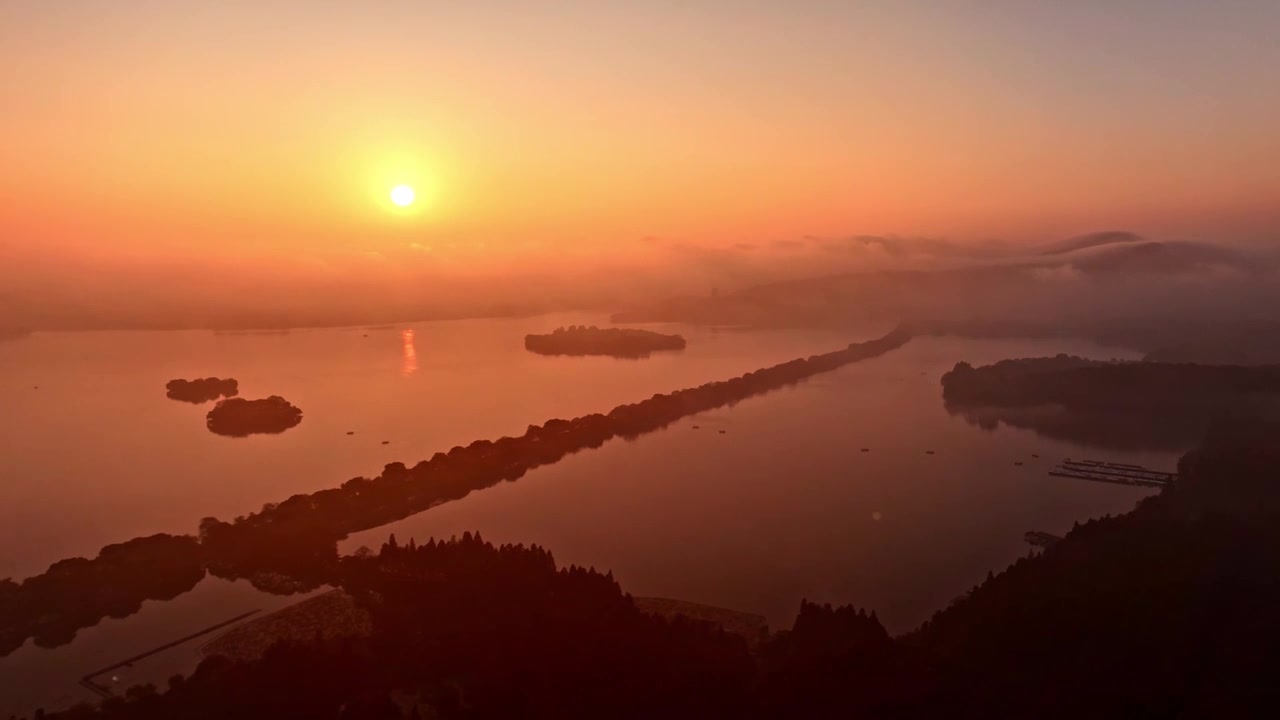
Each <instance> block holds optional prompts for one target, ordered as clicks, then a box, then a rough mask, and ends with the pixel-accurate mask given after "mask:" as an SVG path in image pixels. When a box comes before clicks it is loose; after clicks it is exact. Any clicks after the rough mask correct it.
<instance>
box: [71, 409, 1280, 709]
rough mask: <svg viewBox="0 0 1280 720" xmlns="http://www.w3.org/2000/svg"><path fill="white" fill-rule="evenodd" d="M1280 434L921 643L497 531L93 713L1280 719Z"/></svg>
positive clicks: (413, 550) (1030, 571)
mask: <svg viewBox="0 0 1280 720" xmlns="http://www.w3.org/2000/svg"><path fill="white" fill-rule="evenodd" d="M1277 478H1280V427H1277V426H1274V425H1266V424H1260V423H1255V424H1248V425H1240V424H1236V425H1233V426H1229V427H1222V428H1220V429H1218V430H1216V431H1215V432H1213V433H1211V434H1210V435H1209V436H1208V437H1207V439H1206V440H1205V441H1204V443H1203V444H1202V446H1201V447H1200V448H1199V449H1198V450H1195V451H1193V452H1190V453H1188V454H1187V455H1185V456H1184V457H1183V459H1182V461H1181V463H1180V466H1179V479H1178V481H1177V482H1176V483H1175V484H1173V485H1171V486H1170V487H1169V488H1167V489H1166V490H1165V491H1164V492H1162V493H1161V494H1160V495H1158V496H1153V497H1150V498H1147V499H1145V500H1143V501H1142V502H1141V503H1139V505H1138V507H1137V508H1136V509H1135V510H1134V511H1132V512H1130V513H1128V514H1126V515H1123V516H1120V517H1114V518H1110V517H1109V518H1104V519H1101V520H1095V521H1091V522H1088V523H1086V524H1084V525H1077V526H1076V527H1075V528H1074V529H1073V530H1072V531H1071V532H1070V533H1068V534H1067V536H1066V537H1064V538H1062V539H1061V540H1059V541H1057V542H1055V543H1052V544H1051V546H1049V547H1047V548H1046V549H1045V550H1044V551H1043V552H1040V553H1036V552H1033V553H1032V554H1031V555H1029V556H1028V557H1026V558H1024V559H1021V560H1019V561H1017V562H1016V563H1014V564H1013V565H1012V566H1010V567H1009V568H1008V569H1007V570H1005V571H1004V572H1001V573H999V574H990V575H989V576H988V578H987V580H986V581H985V582H983V583H982V584H981V585H980V586H978V587H976V588H974V589H973V590H972V591H970V592H969V593H967V594H966V595H965V596H963V597H961V598H959V599H957V600H956V601H955V602H953V603H952V604H951V606H949V607H948V608H946V609H944V610H942V611H940V612H938V613H937V614H935V615H934V617H933V618H932V619H931V620H929V621H928V622H927V623H925V624H924V625H923V626H922V627H920V628H919V629H918V630H916V631H914V632H912V633H909V634H907V635H903V636H900V637H897V638H893V637H890V636H889V635H888V633H886V632H885V630H884V628H883V626H882V625H881V624H880V622H879V620H878V619H877V618H876V615H875V614H874V613H868V612H866V611H863V610H858V609H855V608H854V607H849V606H846V607H840V608H833V607H831V606H819V605H813V604H810V603H807V602H802V603H801V607H800V611H799V614H798V616H797V618H796V620H795V623H794V625H793V626H792V628H791V629H790V630H789V631H784V632H780V633H776V634H772V635H767V636H765V637H763V638H761V639H760V640H759V643H758V645H756V646H755V647H754V648H753V647H752V646H750V645H749V644H748V642H747V640H746V639H744V638H742V637H740V636H738V635H732V634H729V633H726V632H724V631H723V630H721V629H720V628H719V627H717V626H715V625H713V624H711V623H707V622H698V621H695V620H690V619H687V618H682V617H676V618H674V619H663V618H661V617H657V616H654V615H651V614H646V613H644V612H642V611H641V610H640V609H639V608H638V607H637V605H636V603H635V602H634V601H633V600H632V598H631V597H630V596H629V595H626V594H625V593H624V592H623V591H622V589H621V588H620V587H619V586H618V583H617V582H616V581H615V580H614V579H613V577H612V576H611V575H609V574H601V573H599V572H596V571H595V570H594V569H583V568H577V567H571V568H567V569H564V568H557V566H556V564H555V561H554V559H553V558H552V556H551V554H550V553H548V552H547V551H545V550H542V549H540V548H538V547H536V546H534V547H524V546H511V545H504V546H501V547H494V546H493V545H491V544H489V543H486V542H484V541H483V540H482V539H481V538H480V536H479V535H472V534H470V533H467V534H464V535H463V536H462V538H461V539H454V540H450V541H446V542H436V541H434V540H432V541H429V542H427V543H426V544H424V545H421V546H418V545H415V543H414V542H413V541H412V540H411V541H410V542H409V544H408V545H407V546H402V545H400V544H398V543H397V541H396V539H395V537H394V536H392V538H391V539H390V541H389V542H388V543H387V544H385V545H384V546H383V547H382V549H381V551H380V552H379V553H378V554H376V555H374V554H372V553H368V554H357V555H356V556H352V557H347V558H343V559H341V560H340V561H337V562H336V563H335V570H334V574H333V577H334V584H335V585H340V586H341V587H342V588H343V589H344V590H345V591H346V592H347V593H349V594H350V595H351V596H352V597H353V598H354V599H355V602H356V603H357V604H358V605H359V606H360V607H362V608H364V609H365V611H366V612H367V613H368V615H369V617H370V619H371V626H372V630H371V632H369V633H368V635H367V636H363V635H360V636H352V635H351V634H349V633H347V634H342V633H335V635H344V636H341V637H338V636H330V637H328V638H326V637H325V636H324V634H323V633H318V634H317V636H316V637H314V638H308V639H305V640H298V639H294V640H291V641H285V642H282V643H280V644H277V645H275V646H274V647H273V648H272V649H270V650H268V651H267V652H266V653H265V654H264V655H263V656H262V657H261V659H257V660H252V661H235V660H231V659H228V658H224V657H211V658H209V659H206V660H205V661H204V662H203V663H202V664H201V665H200V666H199V668H198V669H197V670H196V671H195V673H194V674H192V675H191V676H190V677H186V678H183V677H175V678H173V679H172V680H170V682H169V686H168V689H167V690H166V691H164V692H161V691H160V690H158V689H157V688H155V687H151V686H144V687H138V688H133V689H131V690H130V691H129V692H128V693H127V694H126V697H125V698H116V699H112V700H108V701H106V702H104V703H102V704H101V705H100V706H99V708H98V709H96V710H95V709H92V708H90V707H88V706H84V707H81V708H76V709H72V710H70V711H68V712H65V713H61V714H58V715H56V716H54V717H58V718H63V719H64V720H80V719H81V718H84V719H86V720H87V719H88V718H174V717H192V718H238V719H239V718H247V719H250V720H252V719H255V718H272V719H279V718H316V717H331V718H348V719H351V720H357V719H364V718H368V719H374V718H377V719H380V720H381V719H386V720H393V719H396V720H399V719H401V718H410V719H412V718H440V719H442V720H454V719H458V720H461V719H463V718H466V719H468V720H480V719H484V720H488V719H494V720H496V719H498V718H513V717H521V718H579V717H609V718H624V719H630V718H636V719H637V720H638V719H640V718H644V719H645V720H648V719H649V718H657V717H661V718H677V719H683V718H708V717H732V718H748V719H755V718H759V719H760V720H764V719H765V718H769V719H774V718H784V717H785V718H832V717H853V718H866V717H870V718H919V717H961V718H1029V717H1035V718H1072V719H1076V718H1084V717H1089V718H1095V717H1101V718H1113V717H1115V718H1120V717H1266V716H1270V714H1272V713H1271V711H1274V709H1275V707H1276V701H1277V694H1276V691H1275V690H1274V669H1275V666H1274V660H1275V648H1276V647H1280V621H1278V620H1277V618H1276V614H1275V610H1274V609H1275V607H1276V603H1277V602H1280V577H1278V575H1280V569H1278V568H1280V485H1278V481H1277Z"/></svg>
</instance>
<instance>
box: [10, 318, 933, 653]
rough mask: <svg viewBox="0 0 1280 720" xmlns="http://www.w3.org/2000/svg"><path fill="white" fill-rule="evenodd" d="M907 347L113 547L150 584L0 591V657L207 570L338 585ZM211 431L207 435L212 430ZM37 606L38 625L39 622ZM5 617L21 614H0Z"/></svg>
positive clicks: (857, 346)
mask: <svg viewBox="0 0 1280 720" xmlns="http://www.w3.org/2000/svg"><path fill="white" fill-rule="evenodd" d="M910 339H911V335H910V333H909V332H908V331H907V330H906V329H903V328H900V329H898V330H895V331H893V332H891V333H889V334H888V335H886V336H884V337H882V338H879V339H876V340H871V341H868V342H865V343H851V344H850V345H849V346H848V347H846V348H845V349H843V350H837V351H835V352H831V353H826V354H823V355H814V356H810V357H808V358H801V359H796V360H791V361H789V362H786V363H782V364H780V365H774V366H772V367H768V368H762V369H760V370H756V371H754V372H751V373H747V374H746V375H743V376H740V377H736V378H732V379H730V380H726V381H722V382H711V383H706V384H704V385H701V386H698V387H696V388H688V389H685V390H679V391H676V392H674V393H671V394H667V395H662V394H659V395H655V396H653V397H651V398H649V399H648V400H643V401H641V402H638V403H632V404H628V405H621V406H618V407H616V408H614V409H613V410H612V411H610V412H609V414H608V415H602V414H599V413H596V414H593V415H587V416H584V417H579V418H574V419H572V420H561V419H558V418H557V419H552V420H548V421H547V422H545V423H544V424H543V425H541V426H538V425H532V426H530V427H529V429H528V430H527V431H526V432H525V434H524V435H522V436H520V437H516V438H513V437H504V438H500V439H499V440H497V441H490V440H477V441H475V442H473V443H471V444H470V445H468V446H466V447H461V446H459V447H455V448H453V449H452V450H450V451H449V452H448V453H436V455H435V456H434V457H432V458H431V459H430V460H427V461H424V462H420V463H418V464H417V465H414V466H413V467H407V466H405V465H404V464H403V463H391V464H389V465H387V466H386V468H384V470H383V473H382V474H381V475H379V476H378V477H376V478H353V479H351V480H349V481H347V482H346V483H343V484H342V486H341V487H337V488H330V489H327V490H321V491H318V492H315V493H311V494H309V495H295V496H293V497H291V498H289V499H288V500H285V501H284V502H281V503H278V504H277V503H268V504H267V505H265V506H264V507H263V508H262V510H261V511H260V512H258V513H254V514H252V515H250V516H248V517H241V518H236V520H235V521H233V522H229V523H228V522H223V521H220V520H217V519H216V518H205V519H204V520H203V521H201V523H200V529H199V537H198V538H194V537H182V538H170V540H171V541H172V542H173V543H176V544H174V545H173V547H174V548H175V552H176V553H177V554H176V555H175V559H174V560H173V561H172V563H166V562H161V561H160V560H159V559H156V558H154V557H153V555H154V552H153V551H154V550H155V548H157V547H163V544H155V543H156V542H158V541H155V542H153V543H151V544H147V543H143V544H141V545H138V546H136V547H135V546H132V545H130V544H126V545H125V546H116V547H125V548H126V550H127V551H129V552H133V551H137V552H138V557H139V558H140V560H139V561H138V562H139V563H142V562H149V563H150V564H151V567H152V571H153V572H154V573H155V576H145V577H144V576H141V575H138V574H137V573H138V571H137V570H136V567H141V566H140V565H137V564H136V563H135V564H133V565H126V566H124V567H122V568H119V571H118V572H117V571H116V569H117V568H116V565H114V564H109V565H102V566H100V565H98V564H95V563H96V562H97V561H88V560H84V559H81V558H77V559H73V560H67V561H63V562H62V563H58V564H57V565H54V566H53V567H52V568H51V569H50V572H49V573H46V574H45V575H41V576H37V577H35V578H30V579H28V580H27V581H25V582H23V583H22V584H21V585H19V584H17V583H13V582H7V583H0V618H3V619H4V621H5V624H4V625H3V626H0V639H2V640H3V644H0V654H7V653H9V652H12V651H13V650H14V649H16V648H17V647H19V646H21V644H22V642H23V641H24V640H25V639H26V638H27V637H30V636H31V635H33V634H35V633H36V632H41V631H42V630H41V628H43V627H45V626H46V625H49V626H55V627H58V628H61V629H62V631H61V632H60V633H58V634H50V635H47V636H46V637H49V638H51V640H56V644H64V643H66V642H69V641H70V640H71V639H72V637H74V635H75V632H76V630H77V629H79V628H83V627H90V626H92V625H95V624H97V622H99V621H100V620H101V619H102V618H103V617H106V616H108V615H110V616H112V617H124V616H126V615H129V614H132V613H133V612H137V609H138V606H139V605H140V603H141V601H143V600H146V599H170V598H171V597H175V596H176V595H178V594H181V592H185V591H186V590H190V589H191V588H192V587H194V586H195V584H196V583H197V582H198V581H199V577H195V573H196V572H197V571H198V572H199V573H200V576H201V577H202V576H203V573H204V572H205V569H206V568H207V570H208V572H209V573H210V574H212V575H214V576H216V577H220V578H224V579H227V580H236V579H241V578H245V579H248V580H249V581H250V582H251V583H252V584H253V586H254V587H255V588H257V589H259V590H262V591H264V592H270V593H276V594H292V593H297V592H305V591H308V590H311V589H314V588H317V587H319V586H321V585H326V584H336V583H337V582H338V580H339V578H340V577H341V573H342V563H343V562H344V561H343V560H340V559H339V557H338V550H337V543H338V541H339V540H341V539H343V538H344V537H346V536H348V535H349V534H351V533H355V532H359V531H362V530H369V529H373V528H376V527H380V526H382V525H386V524H388V523H391V522H394V521H397V520H402V519H404V518H406V517H409V516H410V515H413V514H416V513H418V512H421V511H423V510H426V509H428V508H431V507H433V506H435V505H439V504H441V503H444V502H448V501H450V500H455V499H458V498H462V497H464V496H466V495H467V494H469V493H471V492H473V491H475V490H481V489H484V488H487V487H490V486H493V485H496V484H498V483H500V482H504V481H512V480H516V479H518V478H520V477H522V476H523V475H524V474H525V473H526V472H528V471H529V470H531V469H533V468H536V467H539V466H542V465H549V464H552V463H555V462H557V461H559V460H560V459H562V458H564V457H565V456H566V455H569V454H572V453H575V452H578V451H580V450H583V449H586V448H594V447H599V446H600V445H602V444H603V443H604V442H606V441H608V440H610V439H612V438H615V437H623V438H633V437H636V436H639V435H642V434H644V433H648V432H653V431H655V430H659V429H661V428H664V427H666V426H667V425H670V424H671V423H673V422H675V421H677V420H679V419H680V418H683V417H687V416H689V415H693V414H697V413H700V412H704V411H706V410H710V409H714V408H717V407H724V406H727V405H732V404H734V403H737V402H739V401H741V400H743V399H746V398H748V397H751V396H754V395H758V394H761V393H766V392H769V391H772V390H776V389H779V388H783V387H787V386H789V385H792V384H795V383H798V382H800V381H802V380H804V379H806V378H808V377H810V376H813V375H816V374H818V373H823V372H828V371H830V370H835V369H837V368H839V367H842V366H843V365H846V364H848V363H852V362H857V361H859V360H864V359H868V358H871V357H875V356H877V355H881V354H883V353H886V352H889V351H891V350H894V349H896V348H898V347H901V346H902V345H904V344H906V343H907V342H908V341H910ZM268 401H270V403H269V404H270V405H272V406H273V407H269V408H267V409H268V410H270V411H271V412H270V413H268V414H276V411H277V410H279V414H283V415H288V416H290V417H292V413H291V412H290V411H289V408H293V406H291V405H289V404H288V403H287V402H285V401H284V400H283V398H275V397H273V398H269V399H268ZM268 401H245V400H241V399H238V398H235V399H231V400H224V401H222V402H220V403H219V404H218V406H217V407H215V409H214V411H215V412H217V411H218V410H219V408H226V407H228V406H230V407H254V405H253V404H252V403H263V402H268ZM277 401H278V402H277ZM286 406H287V407H286ZM293 410H296V408H293ZM211 415H213V413H211ZM286 419H287V418H286ZM297 419H298V420H299V421H300V419H301V411H297ZM211 423H212V421H211ZM293 424H295V425H296V424H297V422H294V423H293ZM210 429H211V430H213V429H214V428H213V427H212V425H211V427H210ZM132 542H134V543H138V542H139V541H132ZM105 552H106V550H104V553H105ZM114 552H116V551H113V557H115V555H114ZM135 566H136V567H135ZM193 578H194V579H193ZM104 586H105V588H104ZM175 589H177V590H176V591H175ZM42 607H43V608H44V611H43V614H41V613H39V612H36V609H38V608H42ZM5 608H17V609H18V610H19V611H15V612H4V610H5ZM15 643H16V644H15Z"/></svg>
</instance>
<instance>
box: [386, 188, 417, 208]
mask: <svg viewBox="0 0 1280 720" xmlns="http://www.w3.org/2000/svg"><path fill="white" fill-rule="evenodd" d="M415 197H417V195H416V194H415V193H414V192H413V188H411V187H409V186H408V185H397V186H395V187H393V188H391V202H393V203H395V204H396V205H398V206H400V207H409V206H410V205H412V204H413V200H414V198H415Z"/></svg>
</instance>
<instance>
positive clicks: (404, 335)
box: [400, 330, 418, 377]
mask: <svg viewBox="0 0 1280 720" xmlns="http://www.w3.org/2000/svg"><path fill="white" fill-rule="evenodd" d="M400 342H401V344H402V346H403V348H404V353H403V360H402V361H401V363H400V374H401V375H404V376H405V377H408V376H410V375H412V374H414V373H416V372H418V350H417V348H415V347H414V346H413V331H412V330H401V331H400Z"/></svg>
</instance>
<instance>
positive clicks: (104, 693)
mask: <svg viewBox="0 0 1280 720" xmlns="http://www.w3.org/2000/svg"><path fill="white" fill-rule="evenodd" d="M258 612H260V611H259V610H251V611H249V612H247V613H244V614H243V615H237V616H235V617H233V618H231V619H230V620H224V621H222V622H220V623H218V624H217V625H211V626H210V627H207V628H205V629H203V630H200V631H198V632H194V633H191V634H190V635H186V636H184V637H180V638H178V639H177V640H173V641H171V642H167V643H165V644H163V645H161V646H160V647H157V648H152V649H150V650H148V651H146V652H144V653H140V654H138V655H134V656H133V657H130V658H126V659H124V660H121V661H120V662H118V663H116V664H114V665H109V666H107V667H104V668H102V669H101V670H95V671H93V672H91V673H89V674H88V675H85V676H84V677H82V678H80V685H81V686H83V687H84V688H86V689H88V690H89V691H91V692H93V693H95V694H97V695H99V696H101V697H104V698H108V697H111V694H112V693H111V689H110V688H109V687H107V686H105V685H101V684H99V683H97V682H95V680H96V679H97V678H98V676H99V675H105V674H107V673H109V672H111V671H112V670H117V669H119V668H122V667H129V666H131V665H133V664H134V663H136V662H138V661H139V660H143V659H146V658H149V657H151V656H152V655H155V654H156V653H160V652H164V651H165V650H168V649H169V648H173V647H177V646H179V645H181V644H183V643H185V642H190V641H192V640H195V639H196V638H198V637H200V636H201V635H208V634H209V633H211V632H213V631H214V630H221V629H222V628H224V627H227V626H228V625H234V624H235V623H238V622H240V621H241V620H244V619H245V618H248V617H250V616H253V615H256V614H257V613H258Z"/></svg>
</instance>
